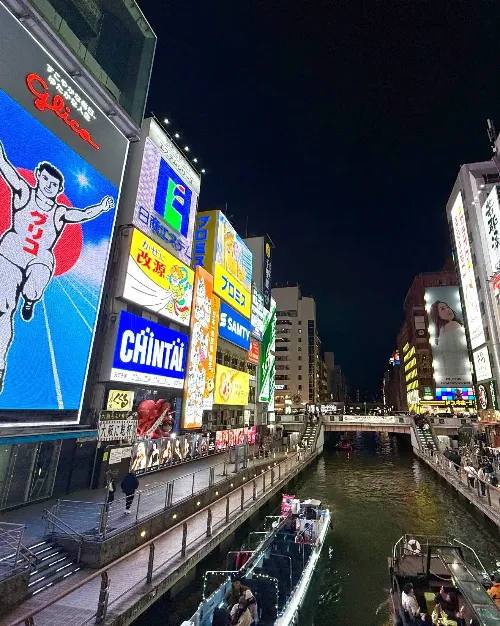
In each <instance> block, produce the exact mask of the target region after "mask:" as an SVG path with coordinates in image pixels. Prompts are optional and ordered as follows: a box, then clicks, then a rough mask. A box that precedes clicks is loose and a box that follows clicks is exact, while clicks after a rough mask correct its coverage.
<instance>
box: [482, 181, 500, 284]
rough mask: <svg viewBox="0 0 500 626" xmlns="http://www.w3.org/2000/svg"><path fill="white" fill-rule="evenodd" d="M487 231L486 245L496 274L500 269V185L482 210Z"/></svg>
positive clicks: (491, 193)
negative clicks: (499, 195) (499, 199)
mask: <svg viewBox="0 0 500 626" xmlns="http://www.w3.org/2000/svg"><path fill="white" fill-rule="evenodd" d="M481 212H482V214H483V224H484V229H485V231H486V245H487V247H488V253H489V258H490V263H491V271H492V273H493V274H496V273H497V272H498V270H500V204H499V202H498V187H497V186H496V185H495V187H493V189H492V190H491V192H490V195H489V196H488V198H487V199H486V202H485V203H484V204H483V208H482V210H481Z"/></svg>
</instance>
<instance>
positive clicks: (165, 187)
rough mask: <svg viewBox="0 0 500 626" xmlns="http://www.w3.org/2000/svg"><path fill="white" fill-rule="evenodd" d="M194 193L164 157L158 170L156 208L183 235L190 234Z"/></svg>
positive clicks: (167, 222) (169, 224)
mask: <svg viewBox="0 0 500 626" xmlns="http://www.w3.org/2000/svg"><path fill="white" fill-rule="evenodd" d="M192 196H193V193H192V191H191V189H190V188H189V187H188V186H187V185H186V183H185V182H184V181H183V180H182V178H181V177H180V176H178V175H177V174H176V172H174V170H173V169H172V168H171V167H170V165H169V164H168V163H167V162H166V161H164V160H163V159H162V160H161V161H160V168H159V170H158V183H157V186H156V196H155V203H154V210H155V212H156V213H159V214H160V216H161V217H162V219H163V220H165V223H166V224H167V225H168V226H171V227H172V228H173V229H174V230H175V231H176V232H178V233H180V234H181V235H182V236H183V237H187V236H188V231H189V221H190V217H191V200H192Z"/></svg>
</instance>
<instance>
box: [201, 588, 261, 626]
mask: <svg viewBox="0 0 500 626" xmlns="http://www.w3.org/2000/svg"><path fill="white" fill-rule="evenodd" d="M224 604H225V606H224V607H223V608H217V609H215V611H214V615H213V620H212V626H257V623H258V621H259V617H258V615H259V614H258V608H257V601H256V599H255V596H254V595H253V593H252V591H251V589H250V588H249V587H246V586H245V585H242V584H241V581H240V580H238V579H235V580H233V581H232V582H231V587H229V589H228V590H227V592H226V594H225V596H224Z"/></svg>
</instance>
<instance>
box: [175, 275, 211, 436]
mask: <svg viewBox="0 0 500 626" xmlns="http://www.w3.org/2000/svg"><path fill="white" fill-rule="evenodd" d="M194 284H195V292H194V300H193V313H192V316H191V343H190V346H189V357H188V369H187V377H186V384H185V386H184V391H185V393H184V406H183V414H182V427H183V428H201V423H202V417H203V396H204V394H205V384H206V379H207V369H208V360H209V354H208V348H209V334H210V319H211V313H212V296H213V294H212V288H213V278H212V276H211V275H210V274H209V273H208V272H207V271H206V270H204V269H203V268H202V267H200V266H198V267H197V268H196V278H195V283H194Z"/></svg>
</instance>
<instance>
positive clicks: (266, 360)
mask: <svg viewBox="0 0 500 626" xmlns="http://www.w3.org/2000/svg"><path fill="white" fill-rule="evenodd" d="M275 341H276V302H275V301H274V300H273V298H271V310H270V311H269V313H268V314H267V316H266V324H265V327H264V336H263V338H262V344H261V346H260V364H259V402H268V403H271V404H272V402H274V384H275V382H274V378H275V373H276V359H275V356H274V349H275Z"/></svg>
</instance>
